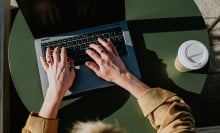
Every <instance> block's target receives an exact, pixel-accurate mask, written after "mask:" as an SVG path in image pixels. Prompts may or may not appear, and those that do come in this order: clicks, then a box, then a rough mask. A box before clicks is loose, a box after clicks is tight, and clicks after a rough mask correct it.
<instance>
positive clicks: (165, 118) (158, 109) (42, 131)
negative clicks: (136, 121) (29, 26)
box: [22, 38, 196, 133]
mask: <svg viewBox="0 0 220 133" xmlns="http://www.w3.org/2000/svg"><path fill="white" fill-rule="evenodd" d="M98 42H99V43H100V44H101V45H97V44H90V45H89V47H90V48H89V49H87V50H86V53H87V54H88V55H89V56H90V57H91V58H92V59H93V60H94V61H87V62H85V65H86V66H87V67H88V68H90V69H91V70H92V71H94V73H95V74H96V75H97V76H98V77H100V78H102V79H104V80H106V81H109V82H112V83H115V84H116V85H119V86H120V87H122V88H124V89H125V90H127V91H128V92H129V93H130V94H132V95H133V96H134V97H135V98H136V99H137V103H138V104H139V106H140V108H141V110H142V112H143V114H144V117H146V118H148V119H149V120H150V122H151V124H152V126H153V127H154V128H155V129H156V130H157V132H158V133H171V132H175V133H180V132H187V133H194V132H196V128H195V120H194V118H193V116H192V114H191V112H190V107H189V106H188V105H187V104H186V103H185V102H184V101H183V99H181V98H180V97H178V96H177V95H176V94H174V93H172V92H170V91H167V90H165V89H162V88H159V87H158V88H151V87H149V86H148V85H147V84H145V83H144V82H142V81H141V80H139V79H137V78H136V77H135V76H134V75H133V74H132V73H131V72H129V71H128V69H127V68H126V66H125V65H124V63H123V61H122V60H121V58H120V56H119V54H118V52H117V50H116V48H115V47H114V45H113V44H112V42H111V40H110V39H108V40H106V41H105V40H103V39H101V38H98ZM59 53H60V54H59ZM41 62H42V65H43V67H44V69H45V71H46V72H47V75H48V81H49V87H48V89H47V93H46V96H45V99H44V102H43V105H42V107H41V109H40V111H39V113H36V112H31V113H30V115H29V117H28V119H27V121H26V124H25V126H24V127H23V129H22V133H56V132H58V118H57V113H58V110H59V105H60V103H61V101H62V99H63V97H64V95H65V93H66V91H67V90H68V89H69V88H70V87H71V85H72V84H73V83H74V79H75V76H76V73H75V70H74V61H73V60H72V59H68V58H67V52H66V49H65V48H61V49H59V48H55V49H54V51H53V53H51V50H50V49H49V48H48V49H47V51H46V57H41ZM72 132H73V133H88V132H89V133H104V132H105V133H123V132H125V131H124V130H123V129H122V128H120V127H115V126H112V125H111V124H105V123H103V122H101V121H97V122H96V121H92V122H78V123H77V124H76V125H75V126H73V130H72Z"/></svg>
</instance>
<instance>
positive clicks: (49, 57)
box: [46, 47, 53, 64]
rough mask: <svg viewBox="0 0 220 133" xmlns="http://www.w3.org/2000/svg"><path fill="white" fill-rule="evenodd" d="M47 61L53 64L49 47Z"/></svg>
mask: <svg viewBox="0 0 220 133" xmlns="http://www.w3.org/2000/svg"><path fill="white" fill-rule="evenodd" d="M46 62H47V63H48V64H53V58H52V55H51V51H50V48H49V47H48V48H47V50H46Z"/></svg>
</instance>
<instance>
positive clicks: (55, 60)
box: [53, 47, 60, 63]
mask: <svg viewBox="0 0 220 133" xmlns="http://www.w3.org/2000/svg"><path fill="white" fill-rule="evenodd" d="M53 59H54V63H57V62H59V61H60V56H59V48H58V47H56V48H55V49H54V51H53Z"/></svg>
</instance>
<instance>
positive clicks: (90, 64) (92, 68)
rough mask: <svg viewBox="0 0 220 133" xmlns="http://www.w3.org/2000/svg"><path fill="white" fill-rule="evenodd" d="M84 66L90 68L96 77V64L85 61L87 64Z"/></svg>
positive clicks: (97, 67) (97, 69)
mask: <svg viewBox="0 0 220 133" xmlns="http://www.w3.org/2000/svg"><path fill="white" fill-rule="evenodd" d="M85 64H86V66H87V67H88V68H90V69H91V70H92V71H94V72H95V73H96V75H98V73H99V66H98V65H97V64H96V63H94V62H91V61H87V62H85Z"/></svg>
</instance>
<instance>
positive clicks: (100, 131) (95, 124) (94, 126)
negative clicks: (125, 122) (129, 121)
mask: <svg viewBox="0 0 220 133" xmlns="http://www.w3.org/2000/svg"><path fill="white" fill-rule="evenodd" d="M71 133H125V130H124V129H122V128H120V127H117V126H114V125H112V124H107V123H103V122H102V121H87V122H76V123H75V124H74V125H73V128H72V130H71Z"/></svg>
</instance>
